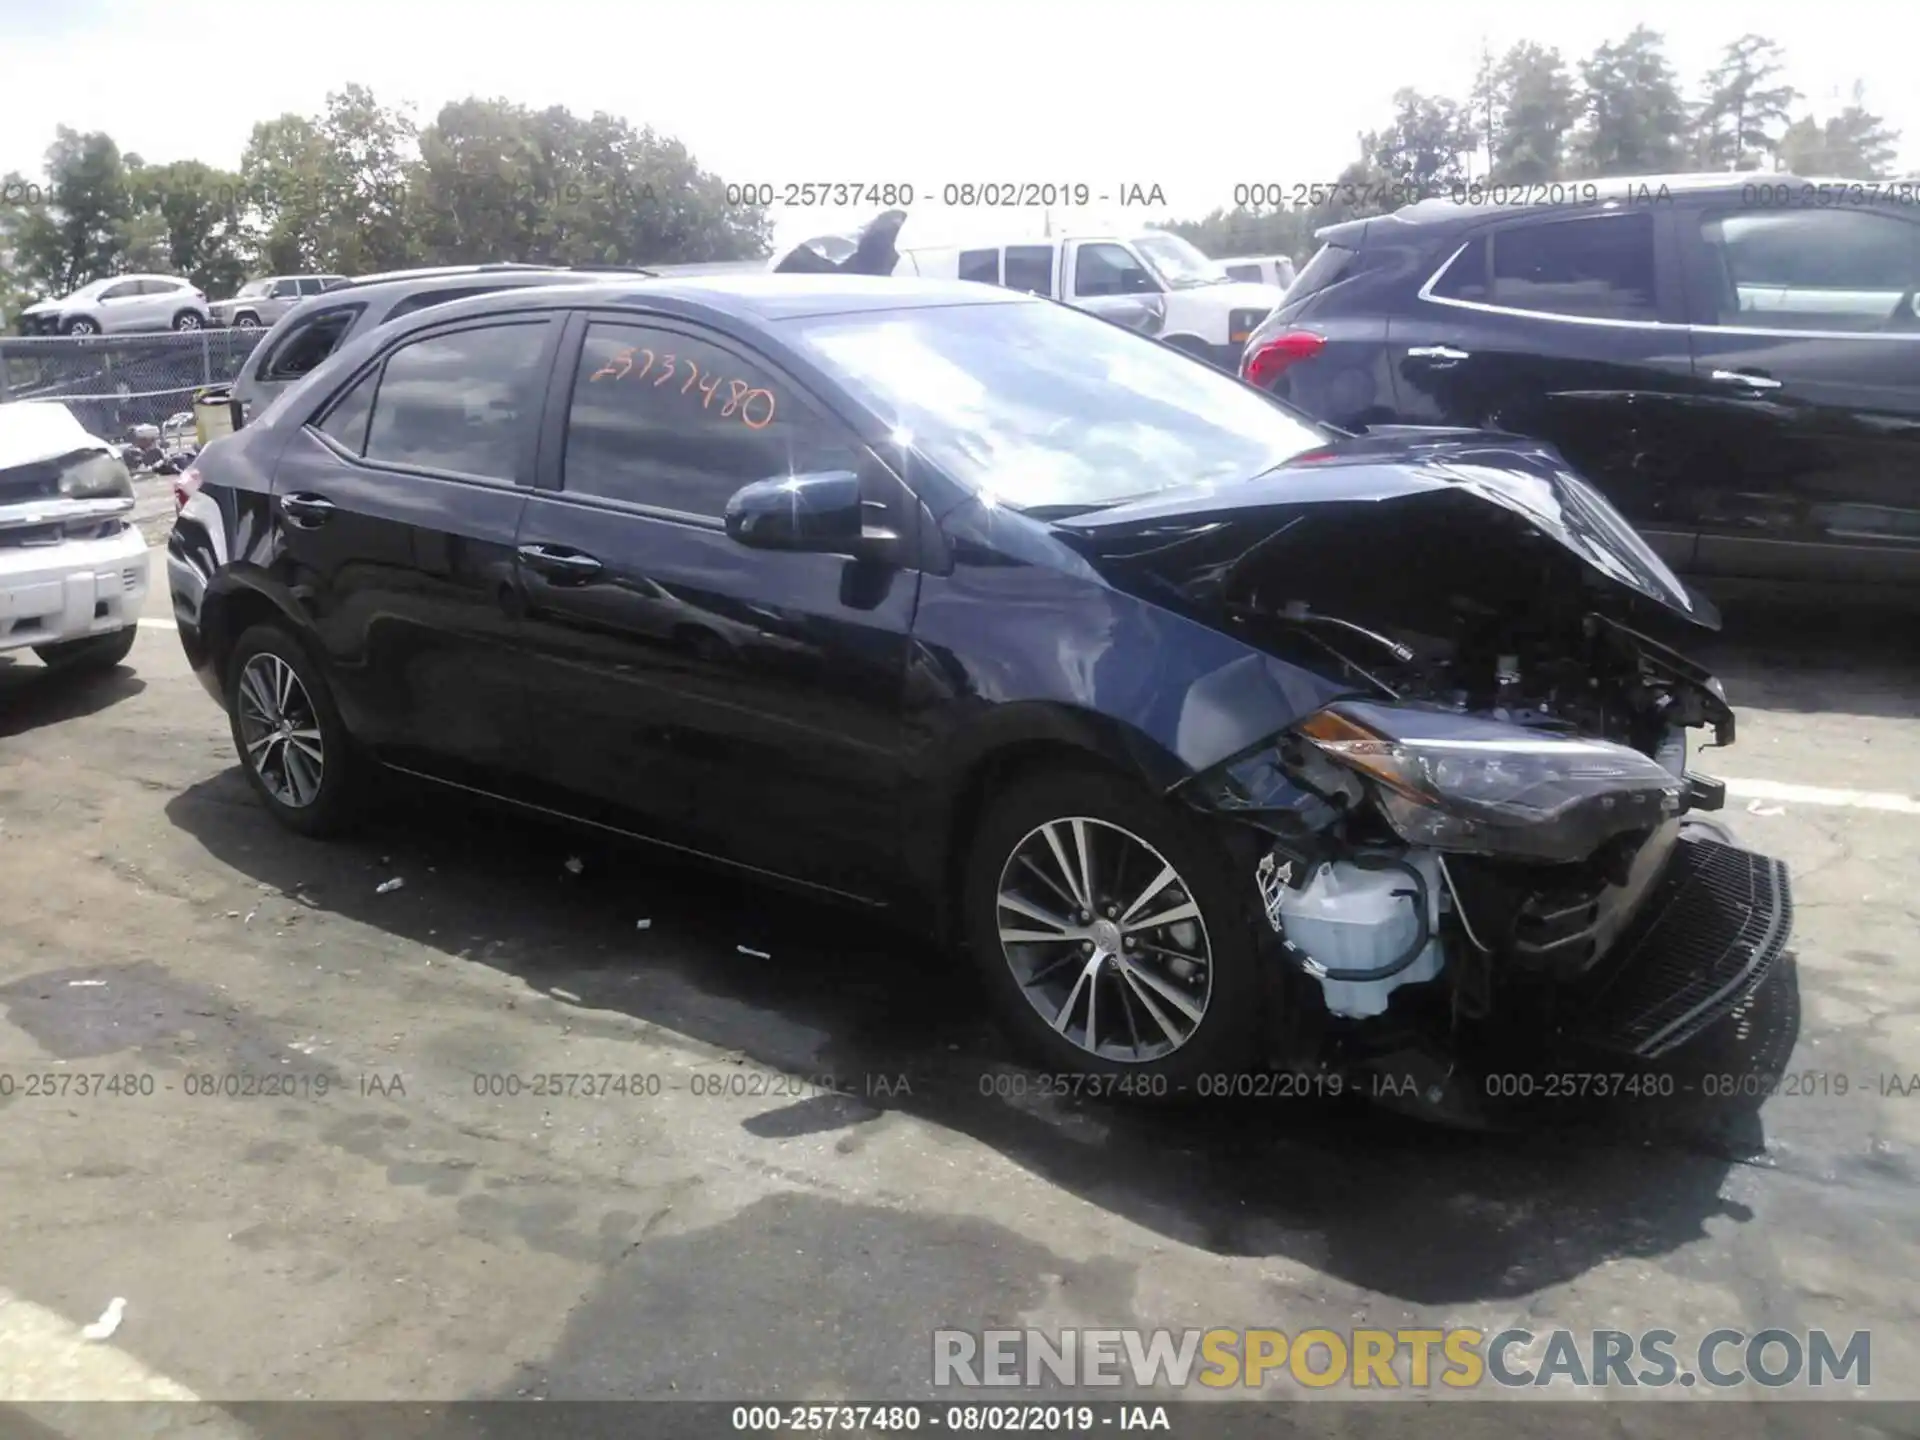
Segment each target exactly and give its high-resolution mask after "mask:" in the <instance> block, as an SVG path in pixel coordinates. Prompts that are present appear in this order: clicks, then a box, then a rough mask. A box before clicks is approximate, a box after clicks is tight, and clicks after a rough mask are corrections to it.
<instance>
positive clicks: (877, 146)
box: [0, 0, 1920, 244]
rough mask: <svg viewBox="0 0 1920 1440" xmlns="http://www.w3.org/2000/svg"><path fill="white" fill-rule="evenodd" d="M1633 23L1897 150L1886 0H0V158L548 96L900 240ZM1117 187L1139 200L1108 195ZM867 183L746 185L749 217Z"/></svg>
mask: <svg viewBox="0 0 1920 1440" xmlns="http://www.w3.org/2000/svg"><path fill="white" fill-rule="evenodd" d="M1642 22H1644V23H1647V24H1649V25H1651V26H1652V27H1653V28H1654V29H1656V30H1658V31H1660V32H1661V33H1662V34H1664V36H1665V37H1666V41H1667V54H1668V58H1669V60H1670V61H1671V62H1672V63H1673V64H1674V66H1675V67H1676V69H1677V70H1678V71H1679V73H1680V76H1681V79H1682V81H1683V82H1685V83H1686V84H1687V85H1688V86H1689V87H1691V86H1693V85H1694V84H1695V83H1696V82H1697V81H1698V79H1699V77H1700V75H1701V74H1702V73H1704V72H1705V71H1706V70H1707V69H1708V68H1709V67H1710V66H1711V65H1712V64H1713V62H1714V61H1715V59H1716V58H1717V55H1718V52H1719V50H1720V49H1721V47H1723V46H1724V45H1726V44H1727V43H1728V42H1730V41H1732V40H1734V39H1736V38H1737V37H1739V36H1741V35H1743V34H1747V33H1749V32H1753V33H1758V34H1761V35H1764V36H1766V37H1768V38H1769V39H1772V40H1775V41H1777V42H1779V44H1780V45H1781V46H1782V47H1783V49H1784V50H1785V53H1786V59H1787V62H1788V66H1789V69H1788V73H1787V76H1786V78H1787V80H1788V81H1789V82H1790V83H1792V84H1793V85H1795V86H1796V87H1798V88H1799V89H1800V90H1801V91H1802V92H1803V94H1804V95H1805V97H1806V99H1805V100H1804V101H1803V102H1802V104H1803V105H1804V106H1806V107H1807V108H1810V109H1811V110H1812V111H1813V112H1814V113H1815V114H1816V115H1817V116H1825V115H1827V114H1831V113H1832V112H1833V111H1835V110H1837V109H1838V108H1840V107H1841V106H1842V105H1844V104H1846V103H1847V101H1848V99H1849V97H1850V95H1851V92H1852V88H1853V85H1854V83H1855V82H1856V81H1861V82H1864V84H1865V86H1866V100H1867V104H1868V106H1869V108H1871V109H1873V110H1875V111H1877V112H1878V113H1880V114H1882V115H1883V116H1885V117H1886V119H1887V120H1888V122H1889V123H1890V124H1891V125H1893V126H1894V127H1895V128H1897V129H1899V130H1901V131H1902V132H1903V135H1902V143H1901V156H1900V160H1901V165H1900V169H1901V170H1902V171H1911V170H1913V169H1915V168H1920V83H1916V81H1915V78H1914V69H1913V64H1914V60H1913V57H1914V55H1915V53H1916V46H1915V44H1914V42H1915V40H1916V39H1917V38H1920V4H1914V3H1912V0H1899V3H1896V0H1827V3H1824V4H1819V5H1809V4H1807V3H1805V0H1794V3H1779V0H1744V3H1722V0H1685V3H1673V0H1668V3H1665V4H1638V3H1628V4H1607V3H1590V4H1582V5H1572V4H1564V3H1563V4H1557V5H1549V4H1544V3H1540V0H1530V3H1529V0H1519V3H1515V0H1447V3H1445V4H1439V3H1432V0H1428V3H1412V0H1367V3H1364V4H1336V3H1333V0H1291V3H1289V0H1185V3H1182V4H1178V5H1167V4H1148V3H1131V0H1091V3H1089V0H1019V3H1007V0H893V3H884V0H811V3H807V4H794V3H790V0H786V3H783V0H624V3H606V0H541V3H539V4H537V5H528V6H520V5H510V4H506V3H502V0H494V3H487V0H481V3H479V4H467V5H458V6H456V5H450V4H444V3H440V0H384V3H370V0H327V3H325V4H321V3H316V0H249V3H248V4H246V5H245V6H244V7H242V6H240V5H236V4H234V3H233V0H167V3H165V4H160V3H152V0H148V3H139V0H0V173H4V172H6V171H8V170H13V169H18V170H21V171H23V172H25V173H27V174H29V175H37V174H38V172H39V170H40V162H41V157H42V155H43V154H44V152H45V150H46V147H47V145H48V143H49V142H50V141H51V140H52V139H53V132H54V127H55V125H56V124H66V125H70V126H72V127H74V128H75V129H79V130H105V131H107V132H108V133H109V134H111V135H112V136H113V137H114V139H115V140H116V141H118V142H119V144H120V146H121V148H122V149H123V150H126V151H133V152H136V153H138V154H139V155H140V156H141V157H142V158H143V159H145V160H147V161H149V162H151V163H160V162H165V161H169V160H178V159H189V158H192V159H200V160H204V161H206V162H208V163H209V164H213V165H218V166H222V167H226V168H233V167H236V166H237V165H238V162H239V159H240V154H241V151H242V149H243V148H244V146H245V144H246V141H247V136H248V133H249V131H250V129H251V127H252V125H253V123H254V122H255V121H256V120H260V119H264V118H268V117H270V116H273V115H277V114H280V113H282V112H285V111H296V112H300V113H306V114H311V113H314V112H317V111H318V110H319V109H320V108H321V107H322V105H323V103H324V100H325V96H326V94H327V92H328V91H329V90H335V89H338V88H340V87H341V86H342V85H344V84H347V83H349V82H354V81H357V82H359V83H362V84H365V85H367V86H369V87H371V89H372V90H373V92H374V94H375V96H376V97H377V98H379V99H380V100H381V101H382V102H384V103H389V104H391V103H399V102H406V103H409V104H410V105H411V106H412V107H413V109H414V113H415V116H416V118H417V119H418V120H419V121H420V122H421V123H423V124H424V123H425V122H427V121H429V120H431V119H432V117H433V114H434V112H435V111H436V110H437V109H438V108H439V106H440V105H441V104H443V103H444V102H446V101H448V100H451V99H457V98H462V97H465V96H467V95H473V94H478V95H483V96H498V97H504V98H507V99H511V100H516V101H519V102H522V103H524V104H527V105H529V106H534V107H540V106H545V105H549V104H556V103H557V104H562V105H565V106H567V107H568V108H569V109H571V110H573V111H574V112H575V113H578V114H588V113H591V112H592V111H594V110H606V111H610V112H613V113H616V114H620V115H624V116H625V117H626V118H627V119H629V120H631V121H632V122H634V123H635V124H636V125H652V126H653V127H654V129H655V130H656V131H660V132H664V133H667V134H671V135H674V136H676V137H678V138H679V139H680V140H681V141H683V142H684V143H685V144H686V145H687V146H688V148H689V149H690V150H691V151H692V152H693V154H694V156H695V157H696V159H697V160H698V161H699V163H700V164H701V165H702V166H703V167H704V168H706V169H708V170H712V171H716V172H718V173H719V174H721V175H723V176H724V177H725V178H726V179H728V180H735V181H743V182H770V183H772V184H775V185H784V184H787V183H799V182H806V181H824V182H829V183H848V184H851V183H853V182H861V183H863V184H887V183H892V184H896V185H899V184H906V185H912V186H913V187H914V190H915V200H916V204H915V205H913V206H911V207H909V214H910V219H909V221H908V225H909V227H910V228H909V231H908V232H907V233H905V234H903V236H902V240H903V243H915V244H938V243H948V242H954V241H962V242H964V241H969V240H980V239H986V238H990V237H991V236H993V235H996V234H1003V235H1006V236H1008V237H1009V238H1014V237H1017V236H1019V235H1022V234H1038V233H1039V232H1040V228H1041V226H1042V224H1043V220H1042V216H1041V213H1040V212H1039V211H1009V210H983V209H980V208H979V207H976V208H974V209H973V210H971V211H966V210H958V209H948V208H947V207H945V206H943V205H942V204H940V203H939V202H940V200H941V198H942V194H943V191H944V188H945V187H946V186H947V185H950V184H952V185H958V184H963V183H966V182H969V181H971V182H976V183H979V182H1002V183H1005V182H1023V183H1038V184H1044V183H1047V182H1052V183H1055V184H1058V185H1062V186H1078V185H1081V184H1084V185H1086V186H1088V187H1089V190H1090V192H1091V193H1092V194H1093V195H1095V196H1100V195H1105V196H1107V197H1108V200H1107V202H1106V203H1104V204H1102V203H1100V202H1098V201H1096V202H1095V203H1094V204H1093V205H1091V206H1090V207H1089V208H1088V209H1087V210H1085V211H1081V212H1072V211H1065V210H1062V211H1059V212H1056V215H1055V217H1054V223H1055V225H1056V227H1057V228H1075V227H1077V226H1104V225H1108V224H1113V223H1125V222H1128V221H1138V222H1141V223H1145V222H1147V221H1150V220H1155V219H1165V218H1186V217H1197V216H1199V215H1202V214H1204V213H1206V212H1207V211H1209V210H1211V209H1213V208H1214V207H1215V206H1222V205H1231V204H1232V203H1233V202H1234V198H1235V194H1234V192H1235V187H1236V186H1237V185H1245V184H1253V183H1262V182H1266V183H1279V184H1281V185H1286V186H1292V185H1297V184H1311V183H1315V182H1325V181H1329V180H1332V179H1333V178H1334V177H1335V176H1336V175H1338V174H1339V173H1340V171H1341V169H1342V168H1343V167H1344V166H1345V165H1346V164H1347V163H1348V161H1349V160H1351V159H1352V158H1354V156H1355V154H1356V153H1357V140H1356V137H1357V136H1358V134H1359V133H1360V132H1361V131H1363V130H1368V129H1376V128H1379V127H1380V126H1382V125H1383V124H1385V123H1386V121H1387V119H1388V117H1389V113H1390V108H1391V97H1392V95H1393V92H1394V91H1395V90H1396V89H1398V88H1400V87H1401V86H1407V85H1411V86H1414V87H1416V88H1419V89H1422V90H1427V91H1433V92H1439V93H1444V94H1450V95H1454V96H1462V97H1463V96H1464V95H1465V93H1466V91H1467V89H1468V86H1469V85H1470V84H1471V81H1472V77H1473V73H1474V68H1475V65H1476V62H1477V59H1478V56H1479V53H1480V48H1481V45H1482V43H1483V42H1484V43H1485V44H1487V45H1490V46H1491V47H1492V48H1493V49H1494V51H1495V52H1496V53H1498V52H1499V51H1502V50H1504V49H1505V48H1506V47H1507V46H1509V45H1511V44H1513V43H1514V42H1515V41H1518V40H1534V41H1537V42H1539V43H1541V44H1545V45H1551V46H1555V47H1557V48H1558V49H1559V50H1560V51H1561V53H1562V55H1563V56H1565V57H1566V58H1567V59H1568V61H1569V62H1573V61H1576V60H1577V59H1579V58H1580V57H1581V56H1583V55H1585V54H1587V53H1588V52H1590V51H1591V50H1592V49H1593V48H1594V47H1595V46H1597V45H1599V44H1602V43H1605V42H1607V41H1610V40H1617V39H1619V38H1621V37H1622V36H1624V35H1625V34H1626V33H1627V32H1628V31H1629V30H1631V29H1632V28H1633V26H1634V25H1635V24H1638V23H1642ZM169 37H171V38H169ZM183 62H185V63H183ZM195 62H197V64H198V65H199V66H200V67H201V69H200V73H197V74H196V73H193V69H192V66H193V64H194V63H195ZM1136 186H1137V187H1139V191H1138V193H1140V194H1141V195H1143V196H1145V197H1146V198H1147V199H1148V201H1149V204H1148V205H1147V206H1145V207H1144V208H1142V207H1132V206H1129V207H1124V208H1123V207H1122V206H1121V205H1120V204H1119V200H1120V197H1121V196H1122V195H1125V194H1130V193H1133V191H1132V187H1136ZM1156 186H1157V187H1158V189H1159V192H1160V195H1161V196H1162V197H1164V201H1165V204H1164V207H1161V206H1157V205H1154V204H1152V203H1151V201H1152V198H1153V194H1152V192H1153V189H1154V187H1156ZM874 208H875V207H872V206H865V205H863V206H860V207H859V208H857V209H850V210H849V209H829V208H825V207H815V208H813V209H806V210H803V209H798V208H793V209H784V208H776V209H775V210H774V212H773V219H774V225H775V235H776V238H777V239H778V240H779V241H781V242H783V243H792V242H794V241H797V240H801V239H804V238H806V237H808V236H810V235H814V234H820V233H824V232H827V231H831V230H835V229H840V228H845V227H847V226H848V225H849V224H858V223H860V222H861V221H864V220H865V219H867V218H869V217H870V216H871V215H872V214H873V213H874Z"/></svg>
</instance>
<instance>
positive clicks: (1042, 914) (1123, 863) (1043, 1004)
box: [999, 815, 1213, 1064]
mask: <svg viewBox="0 0 1920 1440" xmlns="http://www.w3.org/2000/svg"><path fill="white" fill-rule="evenodd" d="M999 907H1000V924H999V934H1000V951H1001V954H1002V956H1003V957H1004V958H1005V960H1006V962H1007V964H1008V966H1009V967H1011V969H1012V971H1013V976H1014V979H1015V981H1016V982H1017V983H1018V984H1019V986H1020V990H1021V993H1022V994H1023V995H1025V996H1026V999H1027V1003H1028V1004H1030V1005H1031V1006H1033V1008H1034V1010H1035V1011H1036V1012H1037V1013H1038V1014H1039V1016H1040V1018H1041V1019H1042V1020H1044V1021H1046V1023H1047V1025H1048V1026H1049V1027H1050V1028H1051V1029H1052V1030H1053V1031H1054V1032H1055V1033H1056V1034H1058V1035H1060V1036H1062V1037H1063V1038H1065V1039H1066V1040H1068V1041H1069V1042H1071V1043H1072V1044H1074V1045H1076V1046H1078V1047H1079V1048H1080V1049H1081V1050H1084V1051H1086V1052H1087V1054H1089V1055H1092V1056H1095V1057H1097V1058H1099V1059H1104V1060H1114V1061H1120V1062H1123V1063H1135V1064H1137V1063H1139V1062H1141V1061H1147V1060H1159V1059H1162V1058H1164V1057H1166V1056H1168V1055H1171V1054H1172V1053H1173V1052H1174V1051H1175V1050H1178V1049H1179V1048H1180V1047H1181V1046H1183V1045H1185V1044H1186V1043H1187V1041H1188V1040H1189V1039H1191V1038H1192V1037H1193V1034H1194V1032H1195V1031H1196V1030H1198V1029H1199V1028H1200V1026H1201V1024H1202V1023H1203V1022H1204V1021H1205V1019H1206V1015H1207V1004H1208V1001H1209V1000H1210V999H1211V998H1212V994H1213V948H1212V946H1211V945H1210V944H1209V943H1208V940H1207V927H1206V922H1205V920H1204V919H1203V918H1202V917H1201V914H1200V908H1199V906H1197V905H1196V904H1195V903H1194V902H1193V899H1192V898H1191V896H1190V894H1189V892H1188V890H1187V886H1186V883H1185V882H1184V881H1183V880H1182V879H1181V878H1180V873H1179V871H1177V870H1176V869H1175V868H1174V867H1173V866H1172V865H1170V864H1168V863H1167V860H1166V857H1164V856H1163V855H1161V853H1160V852H1159V851H1158V850H1156V849H1154V848H1153V846H1151V845H1149V844H1148V843H1147V842H1146V841H1145V840H1143V839H1141V838H1140V837H1139V836H1138V835H1135V834H1134V833H1133V832H1132V831H1130V830H1127V829H1124V828H1123V827H1121V826H1119V825H1112V824H1109V823H1107V822H1106V821H1104V820H1097V819H1094V818H1093V817H1091V816H1086V815H1075V816H1069V817H1066V818H1063V819H1059V820H1050V821H1048V822H1046V823H1045V824H1042V825H1038V826H1035V827H1034V828H1033V829H1032V830H1030V831H1029V832H1028V833H1027V834H1026V836H1025V837H1024V838H1023V839H1021V841H1020V842H1019V843H1018V844H1017V845H1015V846H1014V848H1013V853H1012V854H1011V855H1009V856H1008V857H1007V862H1006V864H1005V866H1004V867H1002V869H1001V872H1000V885H999Z"/></svg>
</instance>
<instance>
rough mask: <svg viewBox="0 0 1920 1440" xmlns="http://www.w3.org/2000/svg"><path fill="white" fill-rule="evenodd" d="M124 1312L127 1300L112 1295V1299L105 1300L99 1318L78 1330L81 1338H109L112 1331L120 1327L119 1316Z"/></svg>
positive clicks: (125, 1311)
mask: <svg viewBox="0 0 1920 1440" xmlns="http://www.w3.org/2000/svg"><path fill="white" fill-rule="evenodd" d="M126 1313H127V1302H126V1300H125V1298H124V1297H122V1296H119V1295H116V1296H114V1297H113V1299H111V1300H109V1301H108V1302H107V1308H106V1309H105V1310H103V1311H102V1312H101V1313H100V1318H99V1319H98V1320H96V1321H94V1322H93V1324H91V1325H88V1326H86V1327H84V1328H83V1329H82V1330H81V1331H80V1336H81V1338H82V1339H85V1340H106V1339H109V1338H111V1336H112V1335H113V1332H114V1331H116V1330H118V1329H119V1328H120V1317H121V1316H123V1315H125V1314H126Z"/></svg>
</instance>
